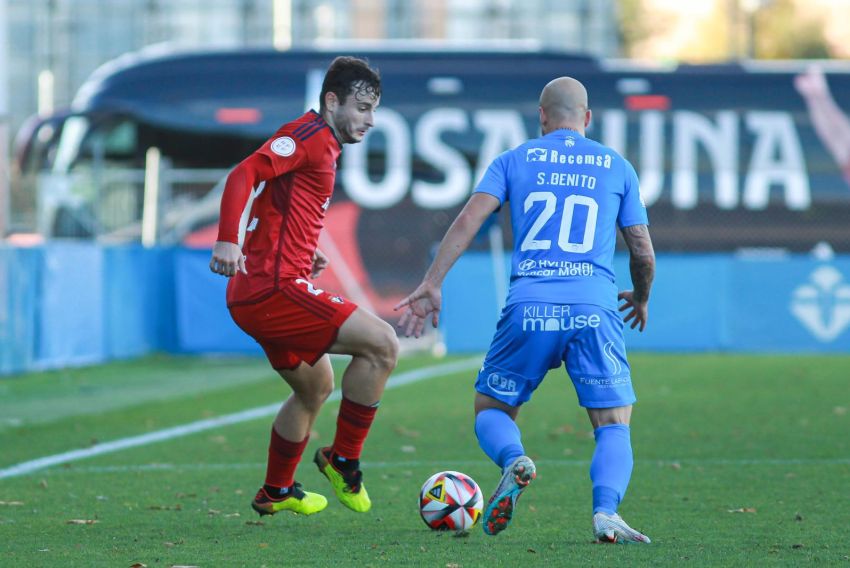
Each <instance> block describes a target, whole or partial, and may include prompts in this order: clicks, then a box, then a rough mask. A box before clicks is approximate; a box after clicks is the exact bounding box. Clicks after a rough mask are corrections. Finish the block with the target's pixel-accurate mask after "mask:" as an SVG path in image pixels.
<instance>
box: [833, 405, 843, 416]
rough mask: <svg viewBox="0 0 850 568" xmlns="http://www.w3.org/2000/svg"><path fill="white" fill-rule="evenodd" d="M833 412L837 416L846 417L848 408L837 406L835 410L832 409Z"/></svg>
mask: <svg viewBox="0 0 850 568" xmlns="http://www.w3.org/2000/svg"><path fill="white" fill-rule="evenodd" d="M832 411H833V412H834V413H835V415H836V416H844V415H845V414H847V407H846V406H836V407H835V408H833V409H832Z"/></svg>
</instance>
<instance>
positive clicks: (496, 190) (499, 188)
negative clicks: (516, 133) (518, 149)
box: [474, 153, 508, 204]
mask: <svg viewBox="0 0 850 568" xmlns="http://www.w3.org/2000/svg"><path fill="white" fill-rule="evenodd" d="M474 193H488V194H490V195H492V196H493V197H495V198H496V199H498V200H499V203H500V204H504V203H505V201H507V200H508V171H507V153H503V154H500V155H499V156H497V157H496V159H495V160H493V161H492V162H491V163H490V166H489V167H488V168H487V171H486V172H484V177H482V178H481V181H480V182H479V183H478V186H477V187H476V188H475V191H474Z"/></svg>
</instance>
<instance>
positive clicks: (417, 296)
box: [393, 282, 443, 337]
mask: <svg viewBox="0 0 850 568" xmlns="http://www.w3.org/2000/svg"><path fill="white" fill-rule="evenodd" d="M442 303H443V299H442V293H441V292H440V288H439V287H435V286H432V285H430V284H427V283H425V282H423V283H422V284H420V285H419V287H418V288H417V289H416V290H414V292H413V293H412V294H411V295H410V296H408V297H407V298H405V299H404V300H402V301H401V302H399V303H398V304H396V306H395V307H394V308H393V310H395V311H398V310H400V309H402V308H407V309H406V310H404V313H403V314H402V315H401V319H400V320H399V322H398V327H399V328H401V329H403V330H404V335H405V336H407V337H410V336H411V335H413V336H415V337H420V336H421V335H422V331H423V330H424V329H425V320H426V319H427V318H428V316H429V315H430V316H431V325H433V326H434V327H437V324H439V323H440V309H441V307H442Z"/></svg>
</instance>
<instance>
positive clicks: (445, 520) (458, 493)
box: [419, 471, 484, 531]
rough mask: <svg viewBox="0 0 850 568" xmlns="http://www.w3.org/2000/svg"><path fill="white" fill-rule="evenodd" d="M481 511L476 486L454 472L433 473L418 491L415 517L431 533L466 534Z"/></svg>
mask: <svg viewBox="0 0 850 568" xmlns="http://www.w3.org/2000/svg"><path fill="white" fill-rule="evenodd" d="M483 507H484V496H483V495H482V494H481V489H480V488H479V487H478V484H477V483H475V480H473V479H472V478H471V477H469V476H468V475H466V474H463V473H460V472H458V471H441V472H439V473H435V474H434V475H432V476H431V477H429V478H428V481H426V482H425V483H424V484H423V485H422V489H421V490H420V491H419V514H420V515H422V520H423V521H425V524H426V525H428V526H429V527H430V528H431V529H432V530H435V531H440V530H453V531H468V530H469V529H471V528H472V527H473V526H474V525H475V523H476V522H478V518H479V517H480V516H481V510H482V509H483Z"/></svg>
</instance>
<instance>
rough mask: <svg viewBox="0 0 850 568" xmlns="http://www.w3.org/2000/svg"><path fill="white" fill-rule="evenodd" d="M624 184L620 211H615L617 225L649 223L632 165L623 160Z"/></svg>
mask: <svg viewBox="0 0 850 568" xmlns="http://www.w3.org/2000/svg"><path fill="white" fill-rule="evenodd" d="M623 167H624V170H625V171H624V174H625V176H624V177H625V182H624V184H625V186H624V190H623V200H622V201H621V202H620V211H619V212H618V213H617V225H618V226H619V227H620V228H621V229H622V228H623V227H631V226H632V225H649V217H648V216H647V214H646V205H645V204H644V202H643V199H642V198H641V196H640V183H639V182H638V177H637V172H635V169H634V167H632V165H631V164H630V163H629V162H628V160H623Z"/></svg>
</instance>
